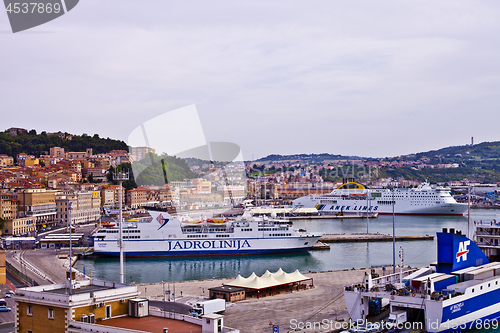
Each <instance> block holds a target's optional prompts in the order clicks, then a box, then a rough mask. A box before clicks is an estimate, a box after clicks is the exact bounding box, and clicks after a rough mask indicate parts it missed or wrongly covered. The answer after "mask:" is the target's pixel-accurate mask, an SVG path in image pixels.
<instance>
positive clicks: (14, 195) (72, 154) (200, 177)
mask: <svg viewBox="0 0 500 333" xmlns="http://www.w3.org/2000/svg"><path fill="white" fill-rule="evenodd" d="M15 130H16V131H13V130H12V129H10V130H8V132H9V133H11V134H12V135H16V134H17V133H19V131H20V130H22V129H15ZM21 133H22V132H21ZM48 134H49V135H64V134H63V133H48ZM67 139H68V138H67ZM148 153H153V154H155V153H156V151H155V150H154V149H153V148H149V147H130V148H129V151H126V150H111V151H109V152H107V153H99V154H94V153H93V149H92V148H91V147H89V148H87V149H86V150H85V151H80V152H78V151H65V150H64V148H61V147H51V148H50V149H49V151H48V152H46V154H41V155H40V156H34V155H27V154H25V153H19V154H17V155H16V156H8V155H0V218H1V219H2V220H1V221H2V224H3V225H2V226H1V230H2V234H3V235H4V236H10V235H35V234H37V232H39V231H43V230H45V229H49V228H52V227H55V226H61V225H66V224H67V222H68V221H67V219H68V213H67V212H68V205H70V203H71V206H72V208H71V209H72V212H71V214H70V215H71V221H70V222H71V224H81V223H86V222H92V221H96V220H98V219H99V218H100V216H101V214H102V213H103V212H104V211H105V210H110V209H116V208H117V207H118V206H119V197H120V193H119V192H120V185H118V184H117V183H116V182H113V181H112V180H113V175H112V174H110V170H111V171H112V170H114V169H115V168H117V167H118V166H120V165H123V164H124V163H132V165H133V163H135V162H137V161H141V160H142V159H144V158H145V157H146V156H147V154H148ZM426 162H428V161H425V159H424V160H419V161H406V160H401V161H398V160H393V161H387V160H383V159H380V160H362V159H360V160H335V161H328V162H323V163H315V162H308V161H271V162H269V161H267V162H258V161H255V162H248V163H228V164H226V165H223V166H218V165H217V164H212V163H208V162H206V161H205V162H203V161H202V162H200V163H198V164H196V163H192V165H191V166H190V169H191V171H192V172H193V174H195V175H196V178H192V179H184V180H180V181H166V178H165V182H163V184H155V185H145V184H137V185H138V186H137V187H136V188H127V189H125V188H124V192H123V193H124V194H123V197H122V204H123V205H124V207H125V208H126V209H129V210H133V209H138V208H140V207H142V206H144V205H154V204H160V205H163V206H169V207H175V209H176V210H177V211H178V212H186V213H189V212H191V211H193V210H203V209H213V208H230V207H234V206H236V205H238V204H241V203H242V202H243V201H244V200H245V199H251V200H253V201H254V203H255V202H256V203H257V204H258V205H263V204H264V205H265V204H274V205H289V204H290V203H291V201H292V200H294V199H296V198H299V197H302V196H305V195H316V194H327V193H330V192H331V191H332V190H333V189H335V188H336V187H337V186H339V185H341V184H342V182H343V181H345V180H347V179H355V180H357V181H360V182H362V183H364V184H365V185H368V186H369V187H373V188H388V187H389V188H390V187H416V186H418V185H419V184H420V182H418V181H415V180H408V179H404V178H403V177H399V178H397V179H393V178H390V177H389V178H380V177H378V175H379V170H380V169H381V168H383V167H387V166H390V167H392V168H401V167H407V166H408V165H411V166H412V167H414V168H417V169H420V168H457V167H458V165H454V164H450V165H448V164H446V165H442V164H437V165H431V164H427V163H426ZM129 165H130V164H129ZM130 171H131V172H130V173H131V175H130V177H133V175H132V170H130ZM136 178H137V177H136ZM328 179H338V181H328ZM434 185H436V186H449V187H451V188H452V189H453V190H454V194H455V197H456V199H457V200H459V201H462V202H465V201H467V199H468V196H467V191H468V189H467V188H468V186H469V185H470V186H473V187H472V188H473V190H472V195H471V200H472V203H473V204H474V205H475V206H482V207H497V206H498V204H499V201H498V194H499V192H500V191H499V190H498V187H497V185H498V184H481V183H480V182H478V181H475V180H469V179H463V180H461V181H449V182H446V183H438V184H434Z"/></svg>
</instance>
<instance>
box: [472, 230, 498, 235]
mask: <svg viewBox="0 0 500 333" xmlns="http://www.w3.org/2000/svg"><path fill="white" fill-rule="evenodd" d="M476 235H481V236H482V235H486V236H500V230H495V231H489V230H481V231H476Z"/></svg>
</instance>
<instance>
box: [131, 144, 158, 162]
mask: <svg viewBox="0 0 500 333" xmlns="http://www.w3.org/2000/svg"><path fill="white" fill-rule="evenodd" d="M129 152H130V157H131V158H132V159H133V160H134V161H140V160H142V159H143V158H144V157H146V154H148V153H153V154H156V150H155V149H153V148H149V147H129Z"/></svg>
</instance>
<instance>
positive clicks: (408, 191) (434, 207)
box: [293, 182, 467, 215]
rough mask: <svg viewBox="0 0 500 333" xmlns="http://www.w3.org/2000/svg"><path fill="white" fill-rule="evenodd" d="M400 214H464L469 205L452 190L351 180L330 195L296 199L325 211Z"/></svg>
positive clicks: (424, 184)
mask: <svg viewBox="0 0 500 333" xmlns="http://www.w3.org/2000/svg"><path fill="white" fill-rule="evenodd" d="M393 203H394V213H395V214H398V215H463V214H464V213H465V212H466V211H467V204H462V203H458V202H456V200H455V199H454V198H453V197H452V196H451V194H450V189H449V188H444V187H437V188H435V189H433V188H431V186H430V184H429V183H423V184H422V185H420V186H418V187H417V188H395V189H394V191H391V190H390V189H367V188H366V187H365V186H363V185H362V184H359V183H356V182H348V183H344V184H342V185H340V186H339V187H337V188H336V189H335V190H333V191H332V192H331V193H330V194H323V195H309V196H305V197H301V198H298V199H295V200H293V207H316V209H317V210H318V211H319V212H320V213H322V214H338V213H363V212H364V213H366V212H367V211H368V212H372V213H379V214H392V210H393Z"/></svg>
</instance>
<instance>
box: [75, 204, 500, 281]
mask: <svg viewBox="0 0 500 333" xmlns="http://www.w3.org/2000/svg"><path fill="white" fill-rule="evenodd" d="M493 219H497V220H500V211H499V210H473V211H472V213H471V220H472V221H479V220H483V221H490V220H493ZM293 224H294V228H305V229H307V230H308V231H317V232H324V233H356V232H366V219H345V220H337V219H331V220H296V221H294V222H293ZM395 226H396V235H425V234H428V235H434V236H435V234H436V232H438V231H441V230H442V228H455V229H457V230H462V232H463V233H465V234H466V233H467V217H461V216H458V217H457V216H453V217H450V216H432V217H426V216H396V218H395ZM369 231H370V232H380V233H386V234H392V216H391V215H389V216H387V215H383V216H379V217H378V218H376V219H370V221H369ZM400 246H402V247H403V250H404V263H405V265H410V266H414V267H420V266H427V265H429V263H431V262H434V261H436V240H434V241H411V242H397V243H396V261H397V262H398V263H399V258H398V253H399V248H400ZM391 264H392V243H391V242H380V243H340V244H335V243H332V244H331V248H330V251H311V252H309V253H303V254H288V255H266V256H240V257H237V256H229V257H213V258H203V257H202V258H172V259H169V258H148V259H136V258H130V259H127V258H126V259H125V278H126V283H130V282H135V283H154V282H161V281H165V282H167V281H184V280H200V279H210V278H213V277H215V278H235V277H236V276H237V275H238V274H241V275H242V276H249V275H250V274H251V273H252V272H255V273H256V274H257V275H260V274H263V273H264V272H265V271H266V270H269V271H271V272H274V271H277V270H278V269H279V268H280V267H281V268H282V269H283V270H284V271H285V272H292V271H294V270H296V269H299V270H300V271H301V272H309V271H312V272H315V271H328V270H341V269H350V268H363V267H370V266H380V265H391ZM75 267H76V268H77V269H78V270H80V271H83V270H85V273H86V274H87V275H88V276H91V277H94V278H98V279H102V280H107V281H116V282H118V281H119V274H120V268H119V259H117V258H111V259H102V258H99V259H80V260H79V261H78V262H77V263H76V265H75Z"/></svg>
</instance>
